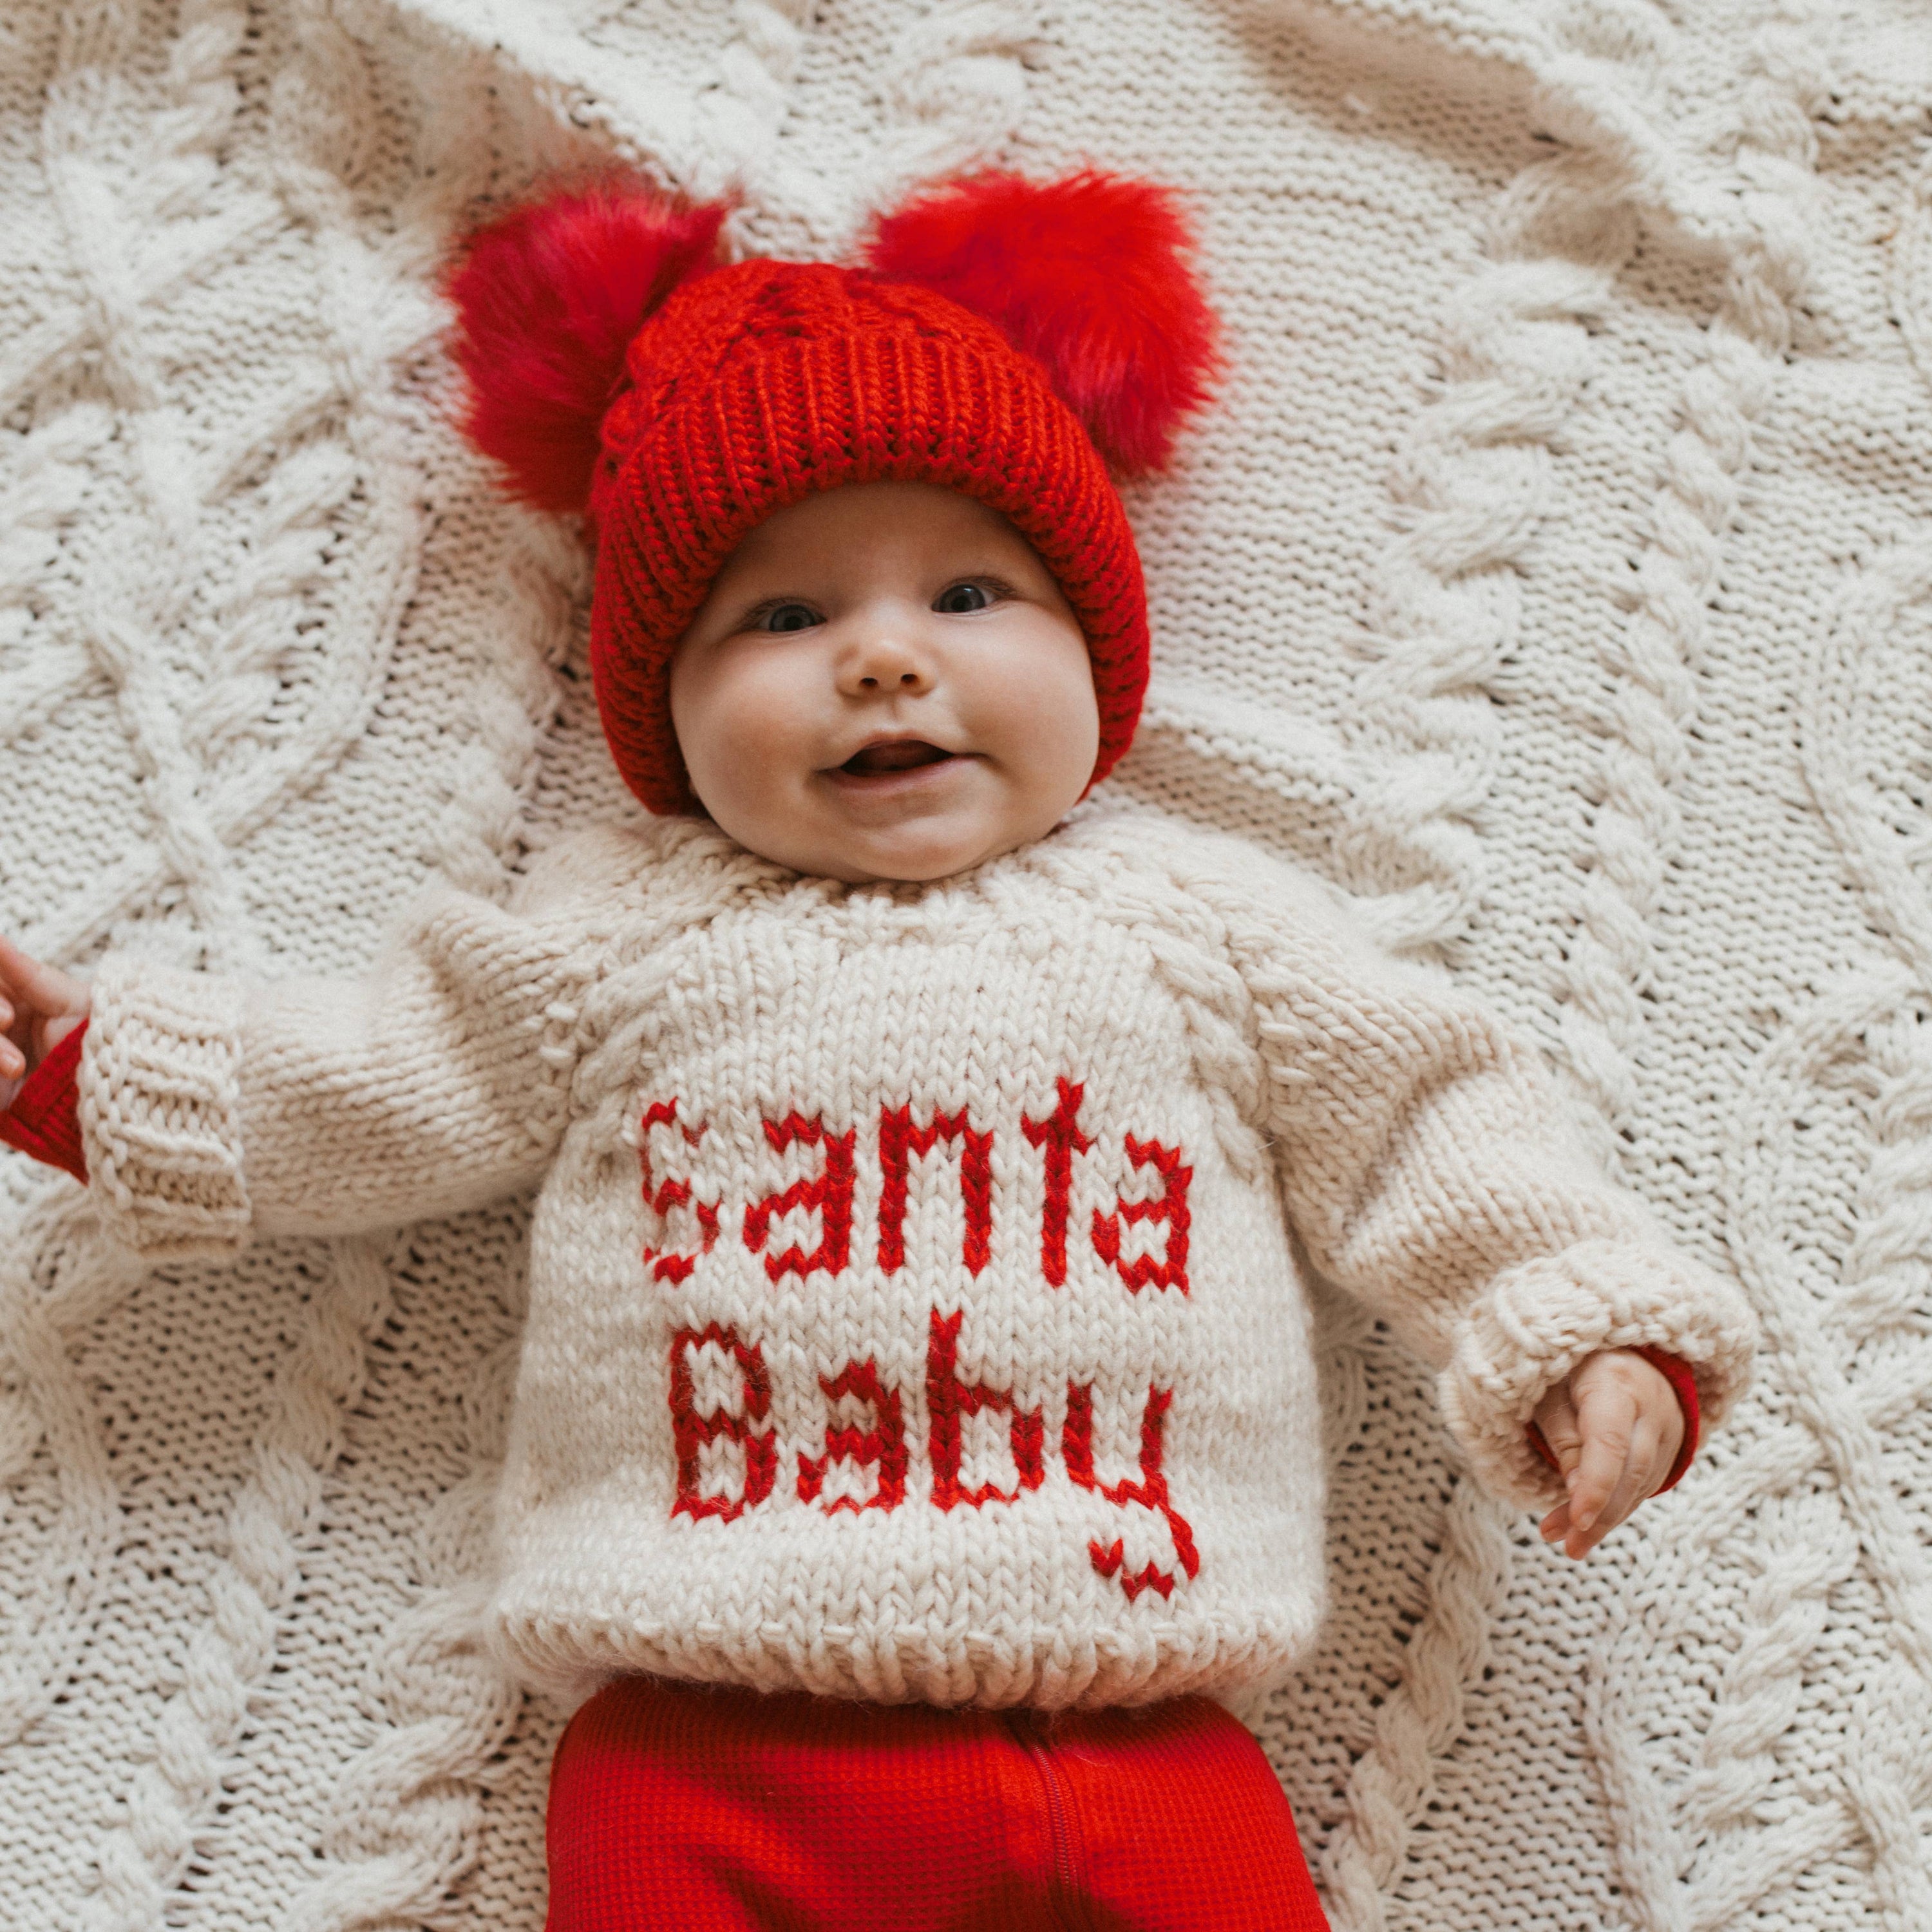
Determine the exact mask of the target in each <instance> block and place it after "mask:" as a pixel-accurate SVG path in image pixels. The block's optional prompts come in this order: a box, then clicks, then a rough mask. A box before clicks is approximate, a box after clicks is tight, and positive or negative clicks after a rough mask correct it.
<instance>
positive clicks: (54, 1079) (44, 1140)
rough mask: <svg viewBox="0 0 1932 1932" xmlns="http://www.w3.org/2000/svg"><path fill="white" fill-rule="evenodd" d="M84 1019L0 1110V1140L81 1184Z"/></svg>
mask: <svg viewBox="0 0 1932 1932" xmlns="http://www.w3.org/2000/svg"><path fill="white" fill-rule="evenodd" d="M86 1037H87V1022H86V1021H85V1020H83V1021H82V1022H81V1023H80V1025H79V1026H77V1027H76V1028H74V1031H73V1032H71V1034H68V1036H67V1037H66V1038H65V1040H62V1042H61V1043H60V1044H59V1045H58V1046H56V1047H55V1048H54V1049H53V1050H52V1052H50V1053H49V1054H48V1055H47V1056H46V1058H45V1059H43V1061H41V1062H40V1065H39V1066H37V1067H35V1068H34V1070H33V1072H32V1073H30V1074H28V1076H27V1079H26V1084H25V1085H23V1087H22V1088H21V1089H20V1092H19V1093H17V1094H15V1095H14V1096H13V1106H11V1107H10V1108H9V1109H7V1112H5V1113H4V1114H0V1145H5V1146H7V1147H10V1148H18V1149H19V1150H20V1152H21V1153H22V1154H31V1156H32V1157H34V1160H38V1161H44V1162H45V1163H46V1165H47V1166H49V1167H58V1168H59V1169H62V1171H63V1172H65V1173H68V1174H71V1175H73V1176H74V1179H75V1180H77V1181H80V1183H81V1184H83V1186H84V1185H86V1181H87V1156H86V1154H85V1153H84V1152H83V1151H82V1148H81V1145H80V1048H81V1043H82V1042H83V1040H86Z"/></svg>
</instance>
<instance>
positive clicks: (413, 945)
mask: <svg viewBox="0 0 1932 1932" xmlns="http://www.w3.org/2000/svg"><path fill="white" fill-rule="evenodd" d="M582 984H583V974H582V973H581V972H580V971H579V970H577V967H576V966H575V965H574V962H573V953H572V950H571V948H570V947H568V945H567V944H565V943H564V941H562V938H560V937H559V935H558V933H557V932H556V929H554V928H553V927H552V926H549V925H547V923H546V922H543V921H541V920H537V919H530V918H528V917H521V916H517V914H515V913H511V912H506V911H505V910H502V909H501V908H500V907H496V906H495V905H493V904H490V902H488V901H485V900H483V899H480V898H474V897H472V896H470V895H466V894H463V893H458V892H443V893H440V894H437V895H434V897H432V898H429V899H428V900H426V901H425V902H424V903H423V904H422V905H421V906H420V907H419V909H418V910H417V912H416V914H415V916H413V917H412V918H411V919H410V920H409V921H408V922H407V925H406V926H404V929H403V930H402V931H401V934H400V935H399V936H398V938H397V939H396V940H395V941H393V942H392V944H391V946H390V947H389V950H388V951H387V953H386V955H385V956H384V957H383V959H381V960H380V962H378V964H377V967H376V968H375V970H374V972H372V973H371V974H370V975H369V976H368V977H367V978H366V979H364V980H350V981H326V980H294V981H287V982H281V983H272V984H271V983H250V982H245V981H240V980H226V979H220V978H216V977H212V976H209V975H205V974H194V973H184V972H177V971H169V970H167V969H165V968H158V967H155V966H153V965H147V964H145V963H142V962H137V961H130V960H127V959H110V960H109V961H108V962H107V963H106V964H105V965H104V966H103V968H102V969H101V971H100V973H99V974H98V975H97V976H96V978H95V983H94V1005H93V1015H92V1020H91V1022H90V1023H89V1028H88V1033H87V1040H86V1046H85V1049H84V1051H83V1055H82V1058H81V1064H80V1076H79V1082H78V1085H79V1091H80V1129H81V1139H82V1144H83V1148H84V1151H85V1156H86V1168H87V1172H88V1173H89V1176H90V1178H91V1182H92V1190H93V1192H94V1194H95V1198H96V1199H97V1201H98V1203H99V1205H100V1209H101V1213H102V1214H103V1215H104V1217H105V1219H106V1220H107V1224H108V1226H109V1228H110V1231H111V1232H113V1234H114V1235H116V1236H117V1237H118V1238H119V1239H120V1240H121V1241H122V1242H123V1243H124V1244H126V1245H127V1246H128V1247H132V1248H133V1249H135V1250H137V1251H139V1252H140V1253H144V1254H146V1255H147V1256H150V1257H151V1258H152V1259H155V1260H157V1261H162V1260H171V1259H179V1258H185V1257H187V1256H220V1255H223V1254H226V1253H231V1252H233V1250H235V1249H236V1248H237V1247H239V1246H240V1245H241V1244H242V1242H243V1241H245V1239H246V1238H247V1237H248V1232H249V1230H250V1229H251V1228H254V1229H260V1231H261V1232H264V1233H267V1234H303V1235H328V1234H348V1233H354V1232H360V1231H362V1230H366V1229H372V1228H378V1227H383V1226H393V1225H395V1224H396V1223H400V1222H402V1221H405V1220H415V1219H417V1218H419V1217H424V1216H427V1215H433V1214H450V1213H455V1212H457V1211H460V1210H462V1209H464V1208H471V1207H475V1206H478V1205H481V1204H482V1203H484V1202H487V1201H489V1200H491V1199H495V1198H496V1197H498V1196H501V1195H503V1194H505V1193H509V1192H511V1191H512V1190H515V1189H517V1188H518V1187H522V1186H524V1185H526V1184H528V1183H529V1182H530V1181H533V1180H534V1179H535V1178H537V1177H538V1175H540V1174H541V1172H542V1171H543V1169H544V1166H546V1165H547V1162H548V1161H549V1160H550V1156H551V1154H553V1151H554V1150H555V1148H556V1143H557V1141H558V1139H559V1138H560V1136H561V1134H562V1128H563V1125H564V1121H565V1114H566V1109H567V1102H568V1082H569V1078H570V1073H571V1068H572V1067H573V1066H574V1060H575V1052H574V1047H573V1046H572V1040H573V1037H574V1028H575V1022H576V1019H577V1007H576V1004H575V1002H576V1000H577V995H578V993H579V992H580V989H581V986H582Z"/></svg>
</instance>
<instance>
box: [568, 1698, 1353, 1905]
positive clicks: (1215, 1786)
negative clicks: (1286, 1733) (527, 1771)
mask: <svg viewBox="0 0 1932 1932" xmlns="http://www.w3.org/2000/svg"><path fill="white" fill-rule="evenodd" d="M549 1842H550V1920H549V1927H548V1932H655V1928H658V1927H666V1928H673V1927H674V1928H676V1932H741V1928H742V1932H752V1929H753V1928H757V1932H1048V1928H1049V1927H1052V1928H1056V1929H1057V1928H1063V1927H1064V1928H1068V1932H1072V1928H1076V1927H1077V1928H1079V1932H1130V1928H1132V1932H1140V1928H1142V1927H1145V1928H1147V1932H1325V1927H1326V1925H1327V1921H1326V1920H1325V1918H1323V1917H1322V1908H1321V1906H1320V1904H1319V1903H1318V1902H1317V1900H1316V1895H1315V1888H1314V1887H1313V1885H1311V1884H1310V1882H1309V1877H1308V1868H1307V1865H1306V1864H1304V1862H1303V1861H1302V1856H1301V1846H1300V1845H1299V1844H1298V1843H1297V1841H1296V1839H1295V1821H1294V1820H1293V1819H1292V1818H1291V1817H1290V1816H1289V1809H1288V1804H1287V1801H1286V1799H1284V1798H1283V1796H1282V1793H1281V1787H1280V1785H1279V1784H1277V1783H1276V1781H1275V1778H1274V1774H1273V1773H1272V1772H1271V1771H1270V1770H1269V1769H1268V1760H1266V1759H1265V1758H1264V1757H1262V1754H1261V1751H1260V1750H1259V1748H1257V1746H1256V1744H1255V1742H1254V1740H1253V1738H1251V1737H1250V1736H1249V1735H1248V1733H1247V1732H1246V1731H1245V1730H1243V1728H1242V1727H1241V1726H1240V1725H1239V1724H1237V1723H1236V1722H1235V1721H1234V1719H1233V1718H1231V1717H1229V1715H1227V1713H1226V1712H1225V1711H1223V1710H1221V1709H1220V1708H1219V1707H1218V1706H1215V1705H1214V1704H1211V1703H1208V1701H1207V1700H1205V1699H1203V1698H1199V1697H1187V1698H1181V1699H1178V1700H1175V1702H1173V1703H1167V1704H1160V1705H1156V1706H1152V1707H1151V1708H1149V1709H1144V1710H1137V1711H1092V1712H1065V1713H1063V1714H1061V1715H1058V1716H1057V1717H1054V1718H1043V1717H1040V1716H1039V1715H1036V1714H1034V1713H1031V1712H984V1711H936V1710H933V1709H929V1708H928V1707H926V1706H922V1705H901V1706H878V1705H869V1704H850V1703H836V1702H832V1701H828V1700H821V1699H817V1698H811V1697H800V1696H784V1697H761V1696H760V1695H759V1694H757V1693H756V1692H754V1691H733V1690H724V1689H710V1688H695V1687H691V1686H685V1685H670V1684H664V1683H661V1682H657V1681H656V1680H655V1679H649V1678H642V1677H636V1678H623V1679H619V1680H618V1681H617V1682H615V1683H613V1684H611V1685H608V1686H607V1687H606V1688H604V1690H603V1691H600V1692H599V1693H598V1694H597V1695H596V1696H595V1697H593V1698H592V1699H591V1700H590V1702H589V1703H587V1704H586V1705H585V1706H584V1707H583V1709H582V1710H580V1712H577V1715H576V1717H575V1718H574V1719H573V1720H572V1721H571V1725H570V1727H569V1729H568V1730H566V1731H565V1733H564V1735H563V1740H562V1743H561V1744H559V1745H558V1747H557V1753H556V1765H555V1767H554V1769H553V1772H552V1773H551V1778H550V1820H549Z"/></svg>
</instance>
